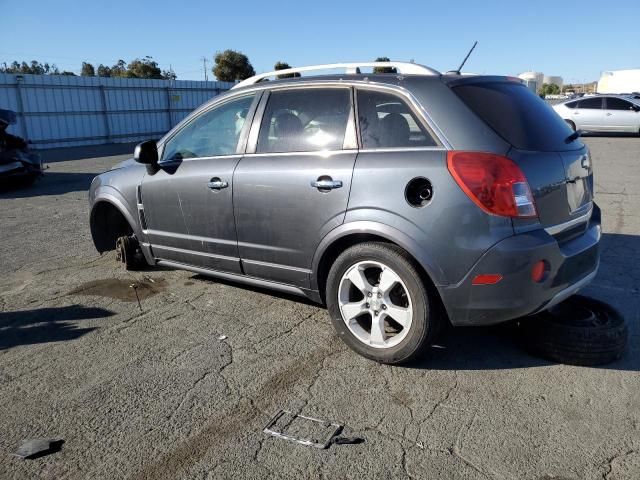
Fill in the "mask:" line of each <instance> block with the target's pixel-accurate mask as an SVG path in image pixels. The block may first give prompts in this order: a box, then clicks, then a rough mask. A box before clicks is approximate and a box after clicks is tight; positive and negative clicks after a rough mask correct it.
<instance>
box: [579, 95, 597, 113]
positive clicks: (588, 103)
mask: <svg viewBox="0 0 640 480" xmlns="http://www.w3.org/2000/svg"><path fill="white" fill-rule="evenodd" d="M578 108H588V109H591V110H593V109H595V110H598V109H600V108H602V98H601V97H591V98H583V99H582V100H580V101H579V102H578Z"/></svg>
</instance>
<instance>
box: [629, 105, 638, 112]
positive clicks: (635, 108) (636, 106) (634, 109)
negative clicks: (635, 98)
mask: <svg viewBox="0 0 640 480" xmlns="http://www.w3.org/2000/svg"><path fill="white" fill-rule="evenodd" d="M631 110H633V111H634V112H640V105H633V106H632V107H631Z"/></svg>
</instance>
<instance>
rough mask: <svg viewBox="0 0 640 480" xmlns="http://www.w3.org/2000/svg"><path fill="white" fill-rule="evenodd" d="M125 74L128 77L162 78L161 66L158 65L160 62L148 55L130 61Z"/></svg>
mask: <svg viewBox="0 0 640 480" xmlns="http://www.w3.org/2000/svg"><path fill="white" fill-rule="evenodd" d="M123 76H125V77H128V78H155V79H161V78H162V71H161V70H160V67H158V62H156V61H155V60H154V59H153V58H152V57H149V56H146V57H144V58H142V59H140V58H136V59H134V60H132V61H131V62H129V65H127V69H126V70H125V74H124V75H123Z"/></svg>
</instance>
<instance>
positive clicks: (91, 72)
mask: <svg viewBox="0 0 640 480" xmlns="http://www.w3.org/2000/svg"><path fill="white" fill-rule="evenodd" d="M80 75H81V76H83V77H95V76H96V69H95V68H93V65H91V64H90V63H87V62H82V69H81V70H80Z"/></svg>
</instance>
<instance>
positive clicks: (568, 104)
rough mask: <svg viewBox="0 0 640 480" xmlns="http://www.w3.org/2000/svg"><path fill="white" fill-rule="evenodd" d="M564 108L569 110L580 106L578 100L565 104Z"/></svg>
mask: <svg viewBox="0 0 640 480" xmlns="http://www.w3.org/2000/svg"><path fill="white" fill-rule="evenodd" d="M564 106H565V107H567V108H576V107H577V106H578V101H577V100H576V101H574V102H569V103H565V104H564Z"/></svg>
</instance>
